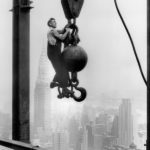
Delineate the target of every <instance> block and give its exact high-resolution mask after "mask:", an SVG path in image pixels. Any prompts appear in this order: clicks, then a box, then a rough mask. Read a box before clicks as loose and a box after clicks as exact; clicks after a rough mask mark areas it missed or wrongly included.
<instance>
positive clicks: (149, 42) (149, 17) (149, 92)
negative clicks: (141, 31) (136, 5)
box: [146, 0, 150, 150]
mask: <svg viewBox="0 0 150 150" xmlns="http://www.w3.org/2000/svg"><path fill="white" fill-rule="evenodd" d="M147 86H148V87H150V1H149V0H147ZM146 146H147V150H150V88H147V143H146Z"/></svg>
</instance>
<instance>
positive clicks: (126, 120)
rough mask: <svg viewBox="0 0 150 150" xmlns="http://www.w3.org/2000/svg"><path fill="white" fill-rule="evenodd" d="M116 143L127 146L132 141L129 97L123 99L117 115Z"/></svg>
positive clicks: (131, 117)
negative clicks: (117, 132)
mask: <svg viewBox="0 0 150 150" xmlns="http://www.w3.org/2000/svg"><path fill="white" fill-rule="evenodd" d="M118 127H119V134H118V144H119V145H123V146H126V147H129V145H130V144H131V143H132V142H133V116H132V108H131V101H130V99H123V100H122V103H121V105H120V107H119V115H118Z"/></svg>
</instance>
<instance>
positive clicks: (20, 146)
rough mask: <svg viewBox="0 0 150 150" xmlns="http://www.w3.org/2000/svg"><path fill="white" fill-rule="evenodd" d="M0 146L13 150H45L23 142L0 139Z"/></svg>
mask: <svg viewBox="0 0 150 150" xmlns="http://www.w3.org/2000/svg"><path fill="white" fill-rule="evenodd" d="M0 145H1V146H4V147H7V148H11V149H14V150H45V149H42V148H39V147H36V146H33V145H31V144H27V143H24V142H19V141H14V140H5V139H0Z"/></svg>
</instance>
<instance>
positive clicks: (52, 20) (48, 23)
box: [47, 18, 57, 28]
mask: <svg viewBox="0 0 150 150" xmlns="http://www.w3.org/2000/svg"><path fill="white" fill-rule="evenodd" d="M47 25H48V26H49V27H53V28H56V27H57V24H56V20H55V18H50V19H49V20H48V22H47Z"/></svg>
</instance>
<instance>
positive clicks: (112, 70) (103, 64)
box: [0, 0, 146, 111]
mask: <svg viewBox="0 0 150 150" xmlns="http://www.w3.org/2000/svg"><path fill="white" fill-rule="evenodd" d="M32 5H33V6H34V9H32V10H31V50H30V51H31V94H33V90H34V86H35V81H36V79H37V71H38V65H39V57H40V54H41V51H42V49H44V48H46V42H47V41H46V33H47V30H48V27H47V20H48V19H49V18H50V17H54V18H56V20H57V24H58V28H62V27H64V26H65V24H66V23H67V20H66V19H65V16H64V13H63V10H62V7H61V3H60V0H36V1H33V4H32ZM118 5H119V8H120V10H121V12H122V15H123V17H124V19H125V21H126V23H127V26H128V27H129V30H130V32H131V35H132V37H133V40H134V42H135V46H136V48H137V53H138V55H139V59H140V61H141V65H142V67H143V70H144V74H145V75H146V0H118ZM11 7H12V2H11V1H10V0H5V1H4V0H3V1H2V0H1V9H0V19H1V23H0V33H1V34H0V43H1V44H0V70H1V74H0V83H1V85H0V100H1V104H0V109H3V110H6V109H5V108H6V107H8V104H11V75H12V68H11V66H12V58H11V57H12V48H11V46H12V33H11V32H12V26H11V25H12V13H11V12H9V10H10V9H11ZM77 25H78V27H79V36H80V38H81V42H80V44H79V45H80V46H82V47H83V48H84V49H85V50H86V52H87V54H88V64H87V66H86V68H85V69H84V70H83V71H82V72H80V73H79V80H80V81H81V85H82V86H83V87H85V88H86V89H87V91H88V100H89V101H90V100H94V99H99V98H100V96H101V94H106V95H108V96H109V97H110V98H111V97H112V98H131V99H132V100H134V102H135V103H136V105H137V107H139V106H141V108H143V110H144V108H145V104H146V87H145V85H144V82H143V80H142V78H141V75H140V72H139V69H138V66H137V63H136V60H135V57H134V54H133V50H132V47H131V44H130V41H129V39H128V37H127V34H126V32H125V30H124V28H123V25H122V23H121V21H120V19H119V17H118V14H117V12H116V9H115V5H114V2H113V0H94V1H92V0H85V2H84V5H83V8H82V11H81V14H80V16H79V18H78V19H77ZM31 97H32V95H31ZM9 109H10V107H9ZM9 109H8V111H9Z"/></svg>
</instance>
